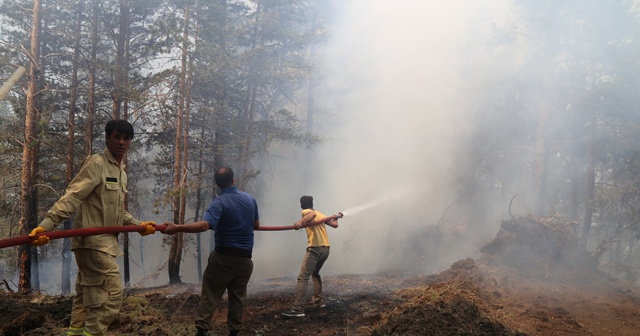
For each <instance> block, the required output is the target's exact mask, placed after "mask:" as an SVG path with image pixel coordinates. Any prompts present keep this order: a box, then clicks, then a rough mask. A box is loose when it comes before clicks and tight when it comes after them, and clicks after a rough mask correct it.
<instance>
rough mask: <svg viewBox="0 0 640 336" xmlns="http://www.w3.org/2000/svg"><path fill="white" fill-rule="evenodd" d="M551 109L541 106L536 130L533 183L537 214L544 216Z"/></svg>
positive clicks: (543, 104) (544, 105)
mask: <svg viewBox="0 0 640 336" xmlns="http://www.w3.org/2000/svg"><path fill="white" fill-rule="evenodd" d="M548 121H549V108H548V107H547V106H546V104H545V103H542V104H541V106H540V115H539V116H538V127H537V128H536V147H535V159H534V172H533V174H534V175H533V183H534V185H533V186H534V188H535V189H534V190H535V212H536V213H537V214H539V215H542V214H544V213H545V212H546V208H547V206H546V201H547V195H546V189H547V188H546V187H547V181H546V180H547V134H546V133H547V132H546V129H547V123H548Z"/></svg>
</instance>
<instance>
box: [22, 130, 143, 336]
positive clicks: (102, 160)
mask: <svg viewBox="0 0 640 336" xmlns="http://www.w3.org/2000/svg"><path fill="white" fill-rule="evenodd" d="M105 134H106V142H107V148H105V149H104V151H103V152H102V153H100V154H94V155H90V156H88V157H87V158H86V159H85V160H84V162H83V163H82V167H81V168H80V171H79V172H78V174H77V175H76V176H75V177H74V179H73V180H72V181H71V182H70V183H69V185H68V186H67V189H66V190H65V193H64V195H63V196H62V197H61V198H60V199H59V200H58V201H57V202H56V203H55V204H54V205H53V206H52V207H51V209H50V210H49V211H48V212H47V214H46V216H45V218H44V219H43V220H42V222H41V223H40V226H38V227H37V228H35V229H33V230H32V231H31V233H29V236H32V237H33V236H36V235H37V234H38V233H42V232H50V231H52V230H53V229H54V228H55V227H56V226H57V225H58V224H60V223H61V222H62V221H64V220H67V219H69V218H71V215H72V214H73V213H74V212H76V210H77V214H76V217H75V220H74V221H73V227H74V228H75V229H80V228H94V227H102V226H120V225H132V224H135V225H138V224H140V225H145V226H146V228H145V231H144V232H143V233H141V235H143V236H145V235H148V234H152V233H154V232H155V228H154V225H155V223H153V222H140V221H139V220H137V219H135V218H134V217H133V216H132V215H131V214H130V213H129V212H128V211H127V210H126V209H125V206H124V202H125V199H126V194H127V174H126V173H125V170H124V163H123V162H122V161H123V159H124V156H125V155H126V153H127V151H128V150H129V146H130V145H131V140H132V139H133V126H132V125H131V124H130V123H129V122H127V121H126V120H111V121H109V122H108V123H107V125H106V127H105ZM48 242H49V237H47V236H46V235H41V236H38V237H37V238H35V239H34V240H33V241H32V242H31V245H33V246H39V245H43V244H46V243H48ZM71 250H72V251H73V253H74V255H75V259H76V264H77V265H78V275H77V278H76V288H75V289H76V295H75V298H74V300H73V307H72V308H71V322H70V325H69V329H68V330H67V335H72V336H76V335H77V336H79V335H82V336H94V335H105V334H106V332H107V328H108V327H109V325H110V324H111V322H113V320H114V319H115V317H116V315H118V312H120V307H121V305H122V295H123V285H122V280H121V279H120V270H119V267H118V264H117V262H116V256H120V255H122V251H121V250H120V246H119V245H118V236H117V235H116V234H101V235H93V236H84V237H74V238H73V241H72V244H71Z"/></svg>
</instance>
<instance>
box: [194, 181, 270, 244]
mask: <svg viewBox="0 0 640 336" xmlns="http://www.w3.org/2000/svg"><path fill="white" fill-rule="evenodd" d="M258 219H259V216H258V204H257V203H256V199H255V198H253V196H251V195H249V194H248V193H246V192H243V191H239V190H238V188H237V187H235V186H231V187H228V188H226V189H224V190H223V191H222V193H221V194H220V195H219V196H218V197H216V198H215V199H214V200H213V201H212V202H211V204H210V205H209V208H207V211H206V212H205V214H204V217H203V220H205V221H207V222H208V223H209V226H210V227H211V229H212V230H214V231H215V235H214V239H215V243H216V251H228V250H238V251H245V252H249V253H251V251H253V224H254V222H255V221H256V220H258Z"/></svg>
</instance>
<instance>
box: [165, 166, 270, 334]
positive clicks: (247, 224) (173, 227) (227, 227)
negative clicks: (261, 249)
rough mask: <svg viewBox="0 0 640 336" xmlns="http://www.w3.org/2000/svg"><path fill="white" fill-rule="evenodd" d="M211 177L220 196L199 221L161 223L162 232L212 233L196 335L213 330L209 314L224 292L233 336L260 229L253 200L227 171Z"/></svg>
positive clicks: (211, 314)
mask: <svg viewBox="0 0 640 336" xmlns="http://www.w3.org/2000/svg"><path fill="white" fill-rule="evenodd" d="M214 178H215V181H216V185H218V187H219V188H220V189H221V190H222V193H220V195H219V196H218V197H216V198H215V199H214V200H213V202H211V204H210V205H209V207H208V208H207V211H206V212H205V214H204V217H203V219H202V220H201V221H198V222H193V223H189V224H172V223H165V224H166V225H167V228H166V229H165V230H164V231H163V232H162V233H164V234H174V233H176V232H187V233H198V232H204V231H207V230H209V229H211V230H214V232H215V235H214V239H215V245H216V248H215V251H214V252H212V253H211V255H210V256H209V261H208V264H207V268H206V269H205V270H204V274H203V276H202V293H201V296H200V303H199V304H198V310H197V316H196V328H197V329H198V333H197V334H196V335H197V336H206V335H208V332H209V330H211V329H213V323H212V321H211V318H212V317H213V311H214V310H215V308H216V307H217V306H218V303H220V300H221V299H222V295H223V294H224V292H225V290H226V291H227V295H228V297H229V308H228V313H227V326H228V328H229V335H230V336H234V335H238V331H239V330H240V329H241V328H242V313H243V309H244V300H245V298H246V295H247V283H249V279H250V278H251V273H252V272H253V261H251V253H252V251H253V230H255V229H257V228H258V227H260V218H259V216H258V205H257V203H256V200H255V198H253V196H251V195H249V194H248V193H246V192H242V191H239V190H238V188H237V187H236V186H235V185H234V182H235V181H234V179H233V170H231V168H229V167H222V168H219V169H218V170H216V172H215V175H214Z"/></svg>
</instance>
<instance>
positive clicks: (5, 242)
mask: <svg viewBox="0 0 640 336" xmlns="http://www.w3.org/2000/svg"><path fill="white" fill-rule="evenodd" d="M338 218H342V213H341V212H339V213H338V214H337V215H333V216H329V217H325V218H321V219H319V220H317V221H315V222H311V223H309V224H306V225H303V226H302V227H309V226H314V225H318V224H321V223H325V222H327V221H330V220H332V219H338ZM145 228H146V225H124V226H103V227H98V228H84V229H71V230H62V231H51V232H42V233H38V234H37V235H35V237H29V236H28V235H25V236H18V237H13V238H7V239H0V249H1V248H5V247H10V246H16V245H23V244H29V243H30V242H31V241H32V240H34V239H35V238H37V237H40V236H47V237H49V239H59V238H71V237H82V236H93V235H98V234H105V233H120V232H144V230H145ZM155 228H156V231H160V232H162V231H164V230H165V229H166V228H167V226H166V225H164V224H158V225H156V226H155ZM293 229H295V226H293V225H287V226H261V227H259V228H258V229H257V231H283V230H293Z"/></svg>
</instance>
